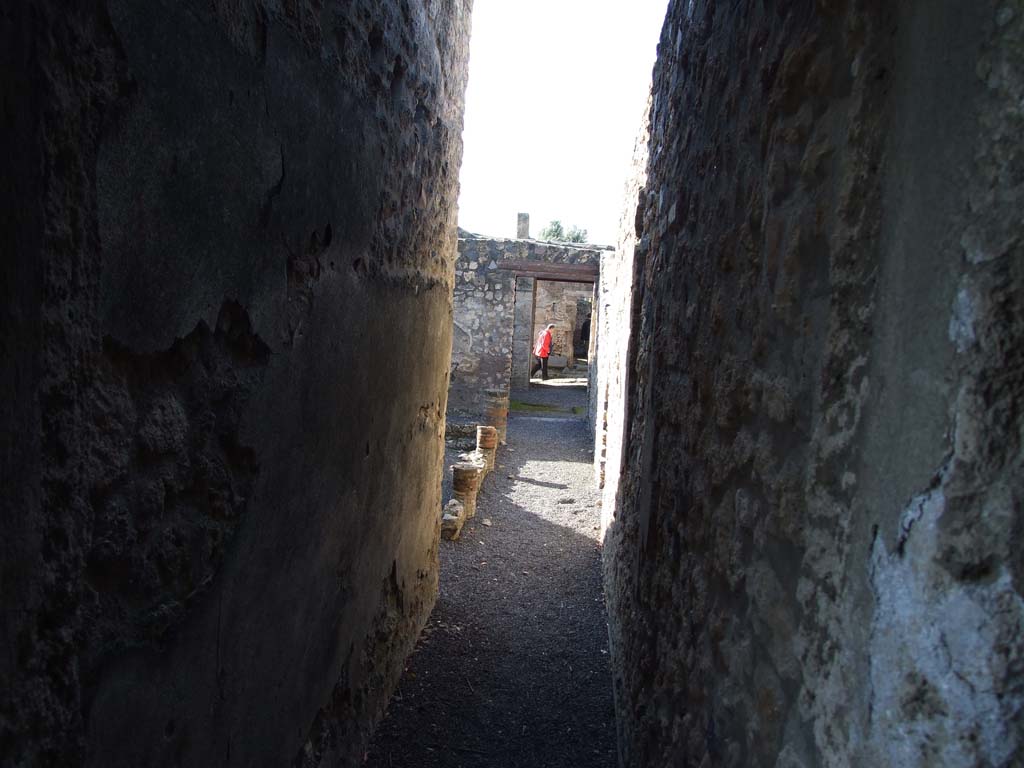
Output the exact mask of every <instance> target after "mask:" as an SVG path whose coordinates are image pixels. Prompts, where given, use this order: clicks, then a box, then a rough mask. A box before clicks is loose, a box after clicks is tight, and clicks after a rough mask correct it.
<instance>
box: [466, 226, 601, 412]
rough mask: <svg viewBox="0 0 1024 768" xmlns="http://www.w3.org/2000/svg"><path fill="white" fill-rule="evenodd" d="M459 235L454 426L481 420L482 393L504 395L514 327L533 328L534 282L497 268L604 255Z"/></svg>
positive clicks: (591, 249) (588, 260) (592, 260)
mask: <svg viewBox="0 0 1024 768" xmlns="http://www.w3.org/2000/svg"><path fill="white" fill-rule="evenodd" d="M459 234H460V236H459V246H458V248H459V256H458V260H457V262H456V264H455V292H454V312H453V323H454V326H455V330H454V333H453V338H452V359H451V387H450V390H449V403H448V405H449V410H448V415H449V418H451V419H452V420H454V421H472V420H474V419H478V418H480V417H481V416H482V413H483V410H482V409H483V408H484V404H485V396H484V393H485V391H486V390H487V389H502V390H505V391H506V392H507V391H508V390H509V386H510V380H511V378H512V359H513V358H512V348H513V329H514V327H515V325H516V321H517V320H523V321H525V323H526V325H525V326H520V327H522V328H524V330H526V331H528V330H529V329H530V328H532V325H533V292H534V285H535V281H534V280H533V279H532V278H529V277H519V278H517V277H516V275H515V273H514V272H512V271H509V270H508V269H503V268H501V267H500V265H501V263H502V262H504V261H507V260H513V261H535V262H538V263H553V264H597V263H598V262H599V260H600V254H601V253H602V251H603V250H604V249H603V248H602V247H601V246H589V245H588V246H576V245H566V244H555V243H546V242H538V241H536V240H526V239H522V240H517V239H509V238H486V237H480V236H478V235H473V234H471V233H468V232H464V231H461V230H460V233H459ZM518 335H521V334H517V336H518ZM518 341H519V344H518V347H517V348H519V349H520V350H521V348H522V342H521V339H519V340H518ZM528 355H529V353H528V352H527V353H526V358H527V359H528ZM527 373H528V371H527ZM524 383H525V382H524Z"/></svg>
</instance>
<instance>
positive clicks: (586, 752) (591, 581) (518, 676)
mask: <svg viewBox="0 0 1024 768" xmlns="http://www.w3.org/2000/svg"><path fill="white" fill-rule="evenodd" d="M590 462H591V453H590V450H589V438H588V435H587V431H586V424H585V422H584V421H583V420H581V419H574V418H565V419H561V420H552V419H543V420H541V419H535V418H531V417H529V416H513V417H512V419H511V420H510V423H509V445H508V446H507V447H506V448H504V449H502V450H501V451H499V457H498V465H497V467H496V469H495V471H494V472H493V473H492V474H491V475H490V476H489V477H488V478H487V480H486V481H485V484H484V488H483V490H482V491H481V493H480V495H479V497H478V513H477V517H476V518H475V519H473V520H471V521H469V522H468V523H467V525H466V527H465V528H464V530H463V534H462V538H461V539H460V540H459V541H458V542H448V541H443V542H442V545H441V555H440V557H441V590H440V595H439V598H438V602H437V606H436V608H435V609H434V613H433V614H432V616H431V618H430V620H429V622H428V625H427V628H426V630H425V631H424V635H423V637H422V638H421V640H420V643H419V645H418V647H417V650H416V652H415V653H414V654H413V656H412V657H411V658H410V660H409V662H408V664H407V669H406V672H405V675H404V677H403V679H402V681H401V683H400V685H399V689H398V691H397V693H396V695H395V697H394V699H393V700H392V703H391V705H390V708H389V711H388V715H387V717H386V719H385V721H384V722H383V723H382V724H381V726H380V727H379V729H378V731H377V735H376V738H375V741H374V744H373V746H372V749H371V752H370V757H369V760H368V763H367V764H368V765H369V766H373V767H374V768H414V767H416V768H418V767H419V766H465V767H467V768H468V767H469V766H483V767H489V766H503V767H512V766H522V767H523V768H542V767H545V766H551V767H552V768H560V767H562V766H565V767H566V768H568V766H573V767H574V768H588V767H589V766H593V767H594V768H604V767H605V766H607V767H608V768H611V766H614V765H615V724H614V713H613V707H612V691H611V676H610V673H609V668H608V656H607V649H608V640H607V625H606V623H605V613H604V601H603V597H602V592H601V569H600V549H599V545H598V541H597V535H598V532H597V529H596V527H597V525H598V514H597V511H596V509H595V507H594V502H595V501H596V498H597V496H596V492H595V491H594V490H593V482H592V479H591V478H592V468H591V463H590ZM484 520H487V521H488V522H490V523H491V525H490V526H487V525H485V524H484V522H483V521H484Z"/></svg>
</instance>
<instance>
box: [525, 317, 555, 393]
mask: <svg viewBox="0 0 1024 768" xmlns="http://www.w3.org/2000/svg"><path fill="white" fill-rule="evenodd" d="M554 327H555V324H554V323H549V324H548V326H547V327H546V328H545V329H544V330H542V331H541V332H540V333H538V334H537V341H536V342H535V343H534V345H533V366H532V367H531V368H530V378H531V379H532V378H533V375H534V374H535V373H537V371H538V370H540V372H541V374H540V377H541V378H542V379H544V380H545V381H547V378H548V356H549V355H550V354H551V329H552V328H554Z"/></svg>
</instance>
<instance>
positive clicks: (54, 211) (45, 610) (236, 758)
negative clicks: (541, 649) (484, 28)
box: [0, 0, 470, 766]
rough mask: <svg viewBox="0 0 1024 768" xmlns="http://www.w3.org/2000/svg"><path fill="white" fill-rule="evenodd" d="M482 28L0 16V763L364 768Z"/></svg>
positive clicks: (420, 473) (409, 598)
mask: <svg viewBox="0 0 1024 768" xmlns="http://www.w3.org/2000/svg"><path fill="white" fill-rule="evenodd" d="M469 14H470V2H468V0H466V1H465V2H463V1H457V0H422V1H421V0H402V1H400V2H399V1H398V0H395V1H387V2H381V3H378V2H369V0H356V1H355V2H350V3H338V2H323V1H322V0H309V1H306V2H302V1H300V2H288V3H283V4H282V3H277V2H272V1H270V0H268V1H267V2H260V1H257V2H251V3H238V2H230V1H228V0H214V2H198V1H197V0H184V1H182V2H156V3H142V4H140V3H129V2H125V1H124V0H109V1H108V2H100V3H87V4H74V3H72V4H69V3H63V2H57V0H38V1H37V2H33V3H26V2H15V3H13V4H6V5H5V6H4V8H3V10H2V11H0V61H2V68H3V71H4V72H5V77H4V82H3V84H2V89H3V93H2V99H0V103H2V104H3V108H2V109H3V114H4V119H3V120H2V121H0V146H3V148H4V149H3V155H2V160H0V163H2V172H0V176H2V177H3V178H4V179H5V182H7V183H5V184H4V185H2V187H0V210H2V211H3V214H2V216H3V219H2V225H0V238H2V242H3V253H4V254H5V255H4V259H3V260H2V262H3V263H2V266H0V270H2V280H0V286H2V291H3V300H2V302H0V307H2V310H0V311H2V313H3V315H2V321H0V350H2V351H3V354H0V382H2V384H0V386H2V387H3V397H2V398H0V408H2V416H0V419H2V430H0V434H2V440H3V450H2V451H0V477H2V478H3V481H2V482H3V488H2V491H3V497H4V505H5V508H4V514H3V515H2V522H0V542H2V543H0V547H2V551H0V605H2V607H3V614H4V621H3V624H2V629H0V647H2V649H3V652H2V653H0V683H2V684H0V763H2V764H4V765H29V764H33V765H34V764H38V765H44V764H45V765H57V764H59V765H82V764H85V765H104V766H108V765H109V766H117V765H166V764H177V765H222V764H225V765H226V764H229V763H231V764H240V765H288V764H294V765H299V766H320V765H350V764H351V765H355V764H358V763H359V762H360V760H361V758H362V750H363V745H364V743H365V741H366V738H367V734H368V732H369V729H370V728H371V726H372V724H373V722H374V721H375V720H376V719H377V718H378V717H379V715H380V713H381V711H382V708H383V706H384V703H385V701H386V697H387V695H388V693H389V691H390V690H391V689H392V688H393V686H394V684H395V682H396V679H397V676H398V674H399V672H400V670H401V666H402V662H403V660H404V658H405V656H406V654H407V653H408V651H409V650H410V649H411V647H412V644H413V642H414V640H415V638H416V636H417V634H418V632H419V629H420V627H421V626H422V624H423V622H424V621H425V619H426V616H427V614H428V612H429V611H430V609H431V607H432V605H433V602H434V599H435V596H436V592H437V546H438V538H439V521H438V514H437V511H438V509H439V508H440V482H439V477H440V474H441V470H442V466H441V463H442V457H443V439H442V438H443V423H444V412H445V407H446V389H447V379H446V377H445V365H446V362H447V359H448V354H449V350H450V346H451V335H450V333H451V331H450V317H451V294H452V282H451V273H452V266H453V263H454V260H455V251H456V226H455V201H456V195H457V174H458V168H459V164H460V161H461V138H460V137H461V130H462V107H463V101H462V100H463V93H464V89H465V84H466V59H467V55H468V35H469ZM384 307H386V308H387V310H386V311H382V308H384ZM397 369H401V370H402V372H403V375H402V376H400V377H399V376H395V375H394V371H395V370H397Z"/></svg>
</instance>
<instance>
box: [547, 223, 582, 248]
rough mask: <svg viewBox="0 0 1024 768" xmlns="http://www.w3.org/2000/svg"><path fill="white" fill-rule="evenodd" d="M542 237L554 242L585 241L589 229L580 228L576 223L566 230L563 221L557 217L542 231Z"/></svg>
mask: <svg viewBox="0 0 1024 768" xmlns="http://www.w3.org/2000/svg"><path fill="white" fill-rule="evenodd" d="M540 239H541V240H548V241H550V242H552V243H585V242H587V230H585V229H580V228H579V227H577V226H576V225H575V224H573V225H572V226H571V227H569V229H568V230H566V228H565V227H564V226H562V222H561V221H559V220H558V219H555V220H553V221H552V222H551V223H550V224H548V225H547V226H546V227H544V228H543V229H542V230H541V231H540Z"/></svg>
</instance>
